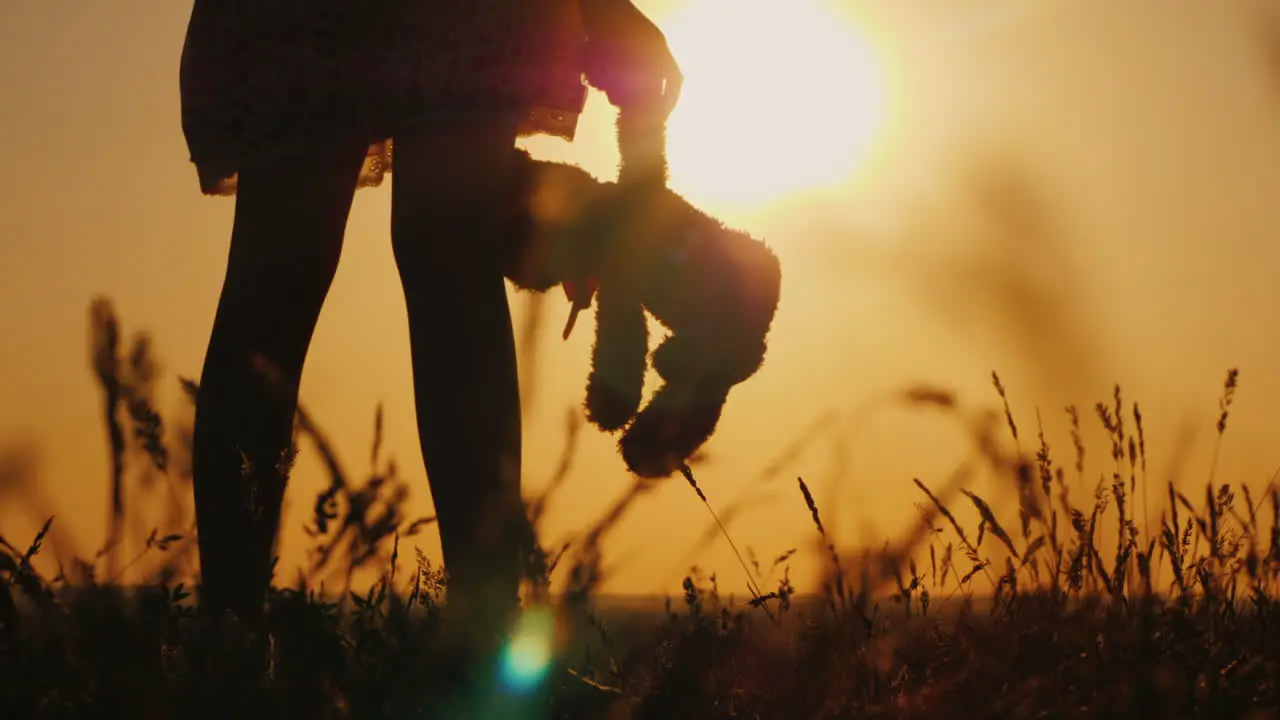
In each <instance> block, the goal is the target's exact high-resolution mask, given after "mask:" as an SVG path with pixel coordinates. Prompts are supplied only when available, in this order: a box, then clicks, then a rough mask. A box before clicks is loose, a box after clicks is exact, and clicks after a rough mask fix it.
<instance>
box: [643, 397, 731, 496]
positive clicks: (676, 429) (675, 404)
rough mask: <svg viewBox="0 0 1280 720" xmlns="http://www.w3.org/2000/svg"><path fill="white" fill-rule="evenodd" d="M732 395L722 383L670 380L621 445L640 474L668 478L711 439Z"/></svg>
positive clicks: (650, 402)
mask: <svg viewBox="0 0 1280 720" xmlns="http://www.w3.org/2000/svg"><path fill="white" fill-rule="evenodd" d="M728 396H729V388H728V387H726V386H723V385H713V384H710V383H702V384H699V385H686V386H682V385H679V384H676V383H667V384H664V385H663V386H662V387H660V388H658V391H657V392H656V393H654V396H653V399H652V400H650V401H649V404H648V405H646V406H645V408H644V409H643V410H641V411H640V413H639V414H638V415H636V419H635V420H634V421H633V422H632V423H631V425H630V426H629V427H628V428H627V430H626V432H624V433H623V435H622V439H621V440H620V441H619V443H618V446H619V449H620V450H621V452H622V458H623V460H624V461H625V462H626V463H627V467H628V468H629V469H630V470H631V472H634V473H635V474H637V475H639V476H641V477H651V478H652V477H666V476H667V475H670V474H671V473H673V472H675V471H676V470H678V469H679V468H680V466H681V465H683V464H684V463H685V462H687V461H688V459H689V458H690V457H692V456H693V454H694V453H695V452H697V451H698V448H700V447H702V445H703V444H704V443H706V442H707V440H708V439H710V437H711V435H712V433H714V432H715V429H716V425H717V424H718V423H719V422H720V413H721V412H722V411H723V410H724V404H725V401H726V400H727V399H728Z"/></svg>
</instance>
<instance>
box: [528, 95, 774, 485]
mask: <svg viewBox="0 0 1280 720" xmlns="http://www.w3.org/2000/svg"><path fill="white" fill-rule="evenodd" d="M618 141H619V150H620V155H621V158H622V166H621V168H620V172H619V179H618V182H616V183H612V182H601V181H599V180H597V179H595V178H594V177H592V176H591V175H590V174H589V173H587V172H585V171H584V170H582V169H580V168H577V167H574V166H571V165H566V164H562V163H554V162H546V161H539V160H534V159H533V158H532V157H530V156H529V155H528V154H527V153H524V152H523V151H519V150H517V151H516V152H517V154H518V157H517V165H518V168H519V170H518V172H517V176H518V180H519V181H518V183H517V184H516V192H518V193H519V194H520V196H519V200H520V201H519V202H518V203H516V205H515V207H519V208H523V209H524V212H521V213H518V215H517V216H516V217H513V218H510V222H511V223H512V224H513V225H512V226H511V227H510V228H509V230H510V232H508V233H506V236H507V237H508V238H509V239H510V242H509V244H508V245H507V246H506V248H505V250H506V254H505V256H504V258H503V262H504V272H505V273H506V275H507V277H508V278H509V279H510V280H511V281H512V282H513V283H514V284H515V285H516V286H517V287H519V288H522V289H525V290H532V291H539V292H542V291H546V290H549V289H551V288H553V287H555V286H556V285H559V284H562V283H566V282H569V283H572V284H574V285H575V286H576V287H579V288H581V287H583V286H585V285H586V284H587V283H588V281H589V280H594V281H595V283H597V285H598V289H597V291H596V295H595V302H596V340H595V345H594V347H593V349H592V369H591V373H590V375H589V377H588V380H587V395H586V410H587V415H588V418H589V419H590V420H591V421H592V423H594V424H595V425H597V426H598V427H600V428H601V429H604V430H606V431H618V430H621V431H622V435H621V438H620V439H619V448H620V450H621V453H622V456H623V459H624V460H625V462H626V463H627V466H628V467H629V469H630V470H631V471H632V472H635V473H636V474H638V475H641V476H645V477H661V476H665V475H668V474H670V473H671V472H673V471H675V470H677V469H679V468H680V467H681V466H682V465H684V463H685V462H686V461H687V460H688V459H689V457H691V456H692V455H693V454H694V453H695V452H696V451H697V450H698V448H699V447H701V446H702V445H703V443H705V442H706V441H707V440H708V439H709V438H710V436H711V434H712V433H713V432H714V431H715V428H716V425H717V423H718V422H719V419H720V414H721V411H722V410H723V407H724V403H725V401H726V399H727V398H728V394H729V390H730V389H731V388H732V387H733V386H734V385H737V384H738V383H741V382H742V381H744V380H746V379H747V378H749V377H751V376H752V375H754V374H755V372H756V371H757V370H758V369H759V367H760V364H761V363H762V362H763V360H764V355H765V350H766V337H767V335H768V332H769V328H770V326H771V325H772V323H773V318H774V315H775V313H776V310H777V305H778V298H779V294H780V290H781V279H782V278H781V275H782V274H781V267H780V264H779V263H778V259H777V257H776V256H775V255H774V254H773V252H772V251H770V250H769V248H768V247H767V246H766V245H765V244H764V243H762V242H760V241H758V240H756V239H754V238H752V237H750V236H749V235H747V234H745V233H742V232H739V231H736V230H732V229H729V228H726V227H725V226H724V225H723V224H721V223H720V222H719V221H717V220H715V219H714V218H712V217H710V216H708V215H706V214H705V213H703V212H701V211H699V210H698V209H697V208H695V207H693V206H692V205H691V204H689V203H688V202H687V201H686V200H685V199H684V198H682V197H680V196H679V195H677V194H676V193H674V192H672V191H671V190H670V189H668V188H667V187H666V159H665V132H664V129H663V123H662V122H661V121H658V120H653V119H650V118H647V117H645V116H644V115H643V114H640V113H631V114H629V113H627V112H625V111H624V112H621V113H620V114H619V117H618ZM587 301H588V302H589V299H588V300H587ZM646 310H647V311H648V313H649V314H651V315H652V316H653V317H654V318H656V319H657V320H658V321H659V322H660V323H661V324H662V325H663V326H665V327H666V328H667V329H668V330H669V331H670V335H669V336H668V337H667V338H666V339H665V340H664V341H663V342H662V343H661V344H659V346H658V347H657V349H656V350H655V351H654V352H653V354H652V362H653V366H654V369H655V370H656V371H657V373H658V375H659V376H660V377H661V378H662V380H663V381H664V383H663V384H662V386H661V387H659V388H658V390H657V391H656V392H655V394H654V396H653V397H652V398H651V399H650V401H649V403H648V404H647V405H646V406H645V407H644V408H643V409H640V405H641V402H642V389H643V384H644V375H645V370H646V367H647V365H648V362H649V360H650V356H649V341H648V340H649V339H648V326H647V320H646V316H645V311H646Z"/></svg>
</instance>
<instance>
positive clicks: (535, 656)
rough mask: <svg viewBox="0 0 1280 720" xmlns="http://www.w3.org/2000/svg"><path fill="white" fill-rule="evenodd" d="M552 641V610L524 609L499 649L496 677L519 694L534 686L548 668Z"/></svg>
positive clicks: (539, 682)
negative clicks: (500, 651) (499, 655)
mask: <svg viewBox="0 0 1280 720" xmlns="http://www.w3.org/2000/svg"><path fill="white" fill-rule="evenodd" d="M555 641H556V618H555V615H554V614H553V613H552V612H551V610H550V609H548V608H542V607H535V608H530V609H529V610H527V611H525V612H524V613H523V614H522V615H521V617H520V622H519V625H517V627H516V631H515V633H513V634H512V636H511V640H510V641H508V642H507V646H506V647H505V648H503V651H502V659H501V665H500V667H499V680H500V681H501V683H502V687H503V689H504V690H506V691H508V692H511V693H517V694H520V695H524V694H527V693H531V692H533V691H535V690H537V689H538V687H539V686H540V685H541V684H542V681H543V680H545V679H546V677H547V673H548V672H549V671H550V670H551V661H552V657H553V655H554V654H555Z"/></svg>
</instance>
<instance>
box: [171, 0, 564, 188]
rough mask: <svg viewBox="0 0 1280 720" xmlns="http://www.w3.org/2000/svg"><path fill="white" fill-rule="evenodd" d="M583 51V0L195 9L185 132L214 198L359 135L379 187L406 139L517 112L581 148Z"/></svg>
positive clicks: (315, 0)
mask: <svg viewBox="0 0 1280 720" xmlns="http://www.w3.org/2000/svg"><path fill="white" fill-rule="evenodd" d="M582 42H583V32H582V26H581V20H580V17H579V15H578V7H577V0H195V5H194V8H193V9H192V13H191V20H190V23H189V25H188V28H187V37H186V43H185V45H184V47H183V53H182V65H181V76H180V79H181V93H182V127H183V132H184V134H185V136H186V139H187V146H188V149H189V150H190V154H191V160H192V162H193V163H195V166H196V170H197V173H198V176H199V180H200V187H201V190H202V191H203V192H204V193H206V194H211V195H230V194H234V193H235V187H236V175H237V173H238V171H239V169H240V168H241V167H243V166H245V165H246V164H249V163H253V162H258V161H261V160H263V159H268V158H270V157H271V156H272V155H273V154H275V153H280V152H282V151H291V150H298V149H304V148H306V147H308V146H313V145H322V144H324V143H326V142H333V141H335V140H338V139H342V138H350V137H352V134H353V133H354V134H356V135H358V136H360V137H362V138H363V139H365V140H367V141H368V143H369V152H368V155H367V157H366V161H365V164H364V168H363V170H362V173H361V178H360V185H361V186H365V187H367V186H373V185H378V184H380V183H381V182H382V179H383V176H384V174H385V173H387V172H388V171H390V169H391V144H392V143H391V140H390V139H391V138H393V137H394V135H395V134H396V132H397V130H398V129H401V128H405V127H408V126H411V125H412V124H414V123H421V122H424V121H430V120H431V119H432V118H439V117H442V116H456V115H459V114H462V115H464V116H465V115H466V114H475V113H483V112H489V111H505V112H510V111H519V112H522V113H523V114H524V120H523V122H522V125H521V128H520V134H521V135H534V134H549V135H555V136H560V137H564V138H566V139H569V140H572V139H573V136H574V133H575V131H576V128H577V123H578V115H579V114H580V113H581V111H582V108H583V103H584V101H585V97H586V86H585V84H584V82H583V78H582V72H581V65H580V62H579V59H578V51H579V49H580V48H581V45H582Z"/></svg>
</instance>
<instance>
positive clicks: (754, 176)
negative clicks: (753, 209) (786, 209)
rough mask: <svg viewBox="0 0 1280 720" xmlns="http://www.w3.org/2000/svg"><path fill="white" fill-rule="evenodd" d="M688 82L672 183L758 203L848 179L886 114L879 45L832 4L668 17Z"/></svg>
mask: <svg viewBox="0 0 1280 720" xmlns="http://www.w3.org/2000/svg"><path fill="white" fill-rule="evenodd" d="M663 27H664V30H665V31H666V34H667V38H668V40H669V42H670V43H671V46H672V51H673V52H674V53H675V55H676V58H677V59H678V60H679V62H680V64H681V66H682V68H683V70H684V74H685V85H684V92H683V94H682V96H681V99H680V104H679V106H678V107H677V108H676V110H675V112H674V113H673V115H672V117H671V122H670V137H669V143H670V144H669V147H670V163H671V174H672V185H673V186H674V187H676V188H677V189H678V190H681V191H684V192H688V193H689V194H691V195H693V196H696V197H697V198H698V199H699V200H701V201H704V202H711V203H715V204H728V205H734V206H751V205H758V204H760V203H767V202H771V201H776V200H778V199H781V198H784V197H786V196H789V195H792V194H796V193H801V192H804V191H806V190H810V189H814V188H821V187H825V186H830V185H832V184H835V183H838V182H840V181H841V180H843V179H845V178H847V177H848V176H849V175H850V174H851V173H852V172H853V171H854V170H855V168H856V167H857V166H858V163H859V161H860V160H862V159H863V158H864V156H865V155H866V153H867V150H868V149H869V148H870V146H871V145H872V143H873V141H874V139H875V135H876V133H877V130H878V129H879V127H880V124H881V121H882V119H883V115H884V109H885V108H884V106H885V97H884V87H883V82H882V76H881V71H880V68H879V63H878V61H877V58H876V57H875V54H874V52H873V50H872V47H871V46H870V45H869V44H868V43H867V41H866V40H865V39H863V38H862V37H860V36H859V34H858V32H857V30H856V28H854V27H853V26H852V25H851V23H850V22H849V21H848V20H847V19H845V18H844V17H842V16H841V15H840V14H839V12H838V11H837V10H836V8H835V7H834V6H833V5H832V4H831V3H830V2H829V1H828V0H791V1H790V2H786V3H779V2H761V1H760V0H693V2H691V3H690V4H689V6H688V7H687V8H686V9H685V10H684V11H682V12H679V13H676V14H674V15H672V16H671V17H670V18H669V19H666V20H665V21H664V25H663Z"/></svg>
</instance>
